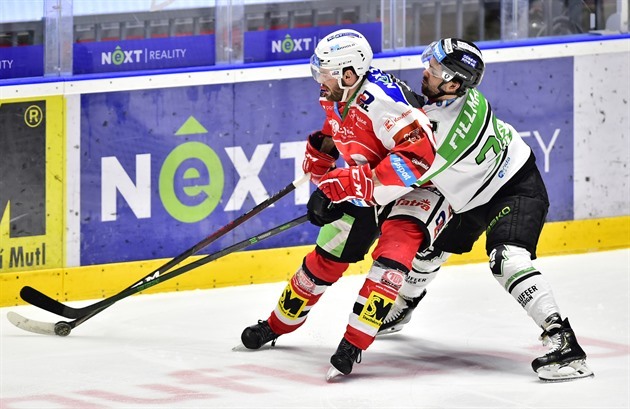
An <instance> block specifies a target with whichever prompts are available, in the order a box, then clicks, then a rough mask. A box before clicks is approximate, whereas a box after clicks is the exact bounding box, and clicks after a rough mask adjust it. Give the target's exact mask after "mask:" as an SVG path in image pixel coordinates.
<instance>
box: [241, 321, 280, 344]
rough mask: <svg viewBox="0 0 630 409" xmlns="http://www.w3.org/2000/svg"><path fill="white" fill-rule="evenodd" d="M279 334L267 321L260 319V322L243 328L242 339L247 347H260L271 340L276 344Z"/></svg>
mask: <svg viewBox="0 0 630 409" xmlns="http://www.w3.org/2000/svg"><path fill="white" fill-rule="evenodd" d="M279 336H280V335H278V334H276V333H275V332H273V331H272V330H271V327H270V326H269V323H268V322H267V321H263V320H258V324H256V325H252V326H251V327H247V328H245V329H244V330H243V333H242V334H241V341H242V342H243V345H245V348H247V349H259V348H260V347H261V346H263V345H265V344H266V343H267V342H269V341H271V346H274V345H276V340H277V339H278V337H279Z"/></svg>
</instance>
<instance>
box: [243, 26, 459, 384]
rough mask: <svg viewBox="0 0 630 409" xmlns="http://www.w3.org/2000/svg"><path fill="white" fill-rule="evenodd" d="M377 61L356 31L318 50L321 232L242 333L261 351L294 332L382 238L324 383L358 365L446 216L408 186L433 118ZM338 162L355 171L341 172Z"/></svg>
mask: <svg viewBox="0 0 630 409" xmlns="http://www.w3.org/2000/svg"><path fill="white" fill-rule="evenodd" d="M371 62H372V49H371V47H370V45H369V43H368V42H367V40H366V39H365V37H364V36H363V35H362V34H360V33H358V32H356V31H354V30H345V29H344V30H339V31H336V32H334V33H331V34H329V35H328V36H326V37H325V38H324V39H322V40H321V41H320V42H319V43H318V45H317V47H316V49H315V53H314V55H313V56H312V58H311V70H312V75H313V78H314V79H315V80H316V81H317V82H318V83H319V84H320V103H321V106H322V108H323V110H324V112H325V120H324V125H323V127H322V129H321V130H320V131H317V132H314V133H313V134H311V135H310V136H309V137H308V141H307V144H306V145H307V147H306V153H305V159H304V163H303V170H304V172H308V173H310V174H311V180H312V182H313V183H315V184H316V185H317V186H318V189H316V190H315V192H314V193H313V194H312V195H311V198H310V199H309V203H308V205H307V208H308V215H309V220H310V221H311V222H312V223H313V224H316V225H318V226H321V229H320V231H319V235H318V238H317V245H316V247H315V249H314V250H313V251H311V252H310V253H308V254H307V255H306V257H304V260H303V263H302V265H301V266H300V268H298V269H297V272H296V273H295V274H294V275H293V277H292V278H291V279H290V280H289V283H288V284H287V286H286V288H285V290H284V291H283V292H282V294H281V296H280V299H279V301H278V303H277V304H276V307H275V309H274V310H273V311H272V312H271V315H270V316H269V318H268V319H267V320H264V321H259V322H258V324H255V325H252V326H250V327H247V328H245V330H244V331H243V333H242V335H241V340H242V342H243V345H244V346H245V347H246V348H249V349H258V348H260V347H261V346H262V345H264V344H266V343H268V342H272V345H273V344H275V340H276V339H277V338H278V337H279V336H280V335H283V334H287V333H290V332H292V331H295V330H296V329H298V328H299V327H300V326H301V325H302V324H304V322H305V320H306V318H307V315H308V313H309V311H310V310H311V309H312V308H313V307H314V306H315V304H316V303H317V301H318V300H319V299H320V297H321V296H322V294H323V293H324V291H326V289H327V288H328V287H329V286H330V285H332V284H333V283H335V282H336V281H337V280H338V279H339V278H340V277H341V276H342V274H343V273H344V272H345V271H346V270H347V268H348V266H349V264H350V263H354V262H357V261H360V260H362V259H363V258H364V257H365V255H366V254H367V253H368V251H369V249H370V247H371V245H372V244H373V243H374V241H375V240H376V238H377V237H380V238H379V242H378V244H377V246H376V247H375V250H374V252H373V254H372V258H373V259H374V262H373V264H372V267H371V269H370V270H369V272H368V274H367V277H366V280H365V283H364V284H363V287H362V288H361V289H360V291H359V295H358V297H357V300H356V302H355V304H354V307H353V310H352V312H351V314H350V319H349V322H348V325H347V327H346V332H345V334H344V336H343V338H342V340H341V342H340V344H339V346H338V348H337V351H336V352H335V353H334V354H333V355H332V357H331V359H330V362H331V364H332V367H331V368H330V370H329V371H328V373H327V375H326V376H327V379H331V378H333V377H335V376H337V375H339V374H344V375H347V374H349V373H350V372H351V371H352V368H353V364H354V363H355V362H359V361H360V358H361V351H363V350H365V349H367V348H368V347H369V345H370V344H371V343H372V342H373V341H374V337H375V336H376V334H377V332H378V329H379V328H380V325H381V324H382V321H383V319H384V318H385V316H387V313H388V311H389V309H390V308H391V307H392V305H393V303H394V300H395V299H396V295H397V293H398V289H399V288H400V286H401V285H402V283H403V281H404V276H405V275H406V274H407V272H409V270H410V268H411V262H412V260H413V258H414V256H415V254H416V252H417V250H418V249H419V248H427V247H428V246H429V245H430V244H431V242H432V240H433V239H434V238H435V236H436V235H437V234H438V233H439V232H440V230H441V228H442V227H443V226H444V225H445V224H446V222H447V221H448V218H449V217H450V208H449V206H448V204H447V203H446V201H445V200H444V198H443V197H442V196H441V195H440V194H439V193H438V192H437V191H436V190H435V189H432V188H430V187H422V188H416V189H414V188H412V187H411V184H412V183H415V182H416V181H417V180H418V179H419V178H421V177H422V175H424V173H425V172H426V171H427V169H429V168H430V166H431V164H432V162H433V159H434V155H435V145H434V140H433V135H432V130H431V125H430V123H429V120H428V118H427V117H426V115H425V114H424V113H423V112H422V110H421V109H419V108H418V106H417V102H418V101H417V99H416V97H415V96H414V95H413V93H412V92H411V90H410V89H409V88H408V87H406V86H405V85H404V84H402V83H400V82H398V81H396V80H395V79H393V77H390V76H389V75H387V74H385V73H384V72H382V71H380V70H378V69H376V68H373V67H371ZM414 104H415V106H414ZM338 156H341V157H342V158H343V159H344V161H345V162H346V163H347V164H348V165H349V167H347V168H345V167H344V168H335V164H336V160H337V158H338Z"/></svg>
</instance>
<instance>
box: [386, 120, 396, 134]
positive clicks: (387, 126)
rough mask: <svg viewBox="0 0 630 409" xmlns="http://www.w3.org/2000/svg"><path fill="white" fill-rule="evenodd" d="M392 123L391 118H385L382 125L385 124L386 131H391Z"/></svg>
mask: <svg viewBox="0 0 630 409" xmlns="http://www.w3.org/2000/svg"><path fill="white" fill-rule="evenodd" d="M394 125H395V124H394V121H392V120H391V119H386V120H385V124H384V125H383V126H385V129H387V130H388V131H391V130H392V128H393V127H394Z"/></svg>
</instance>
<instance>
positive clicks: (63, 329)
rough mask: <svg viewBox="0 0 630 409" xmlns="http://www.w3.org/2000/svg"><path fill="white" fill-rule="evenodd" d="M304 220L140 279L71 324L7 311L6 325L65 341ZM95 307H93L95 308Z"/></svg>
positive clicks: (302, 217)
mask: <svg viewBox="0 0 630 409" xmlns="http://www.w3.org/2000/svg"><path fill="white" fill-rule="evenodd" d="M306 220H307V216H306V215H304V216H300V217H298V218H297V219H293V220H291V221H289V222H287V223H284V224H282V225H280V226H277V227H274V228H273V229H271V230H268V231H266V232H264V233H260V234H257V235H256V236H253V237H251V238H249V239H246V240H243V241H241V242H238V243H236V244H233V245H231V246H229V247H226V248H225V249H223V250H220V251H218V252H216V253H212V254H210V255H207V256H205V257H203V258H200V259H199V260H196V261H193V262H192V263H189V264H186V265H185V266H182V267H179V268H177V269H175V270H173V271H169V272H166V273H164V274H163V275H160V276H157V277H155V278H153V279H151V280H146V279H143V280H142V281H139V282H138V283H136V284H135V285H133V286H131V287H128V288H127V289H125V290H123V291H121V292H120V293H118V294H116V295H114V296H112V297H109V298H107V299H105V300H103V301H101V302H100V303H97V304H100V306H99V307H98V308H95V309H94V308H93V309H91V310H90V311H89V312H88V313H86V314H85V315H83V316H80V317H77V319H75V320H73V321H59V322H57V323H53V322H42V321H34V320H31V319H28V318H25V317H23V316H21V315H20V314H17V313H15V312H12V311H9V312H8V313H7V318H8V319H9V321H10V322H11V323H12V324H13V325H15V326H16V327H18V328H21V329H23V330H25V331H29V332H34V333H36V334H42V335H59V336H61V337H65V336H67V335H69V334H70V331H72V329H73V328H76V327H77V326H79V325H81V324H82V323H84V322H85V321H87V320H89V319H90V318H92V317H94V316H95V315H96V314H98V313H100V312H101V311H104V310H105V309H106V308H108V307H110V306H112V305H113V304H114V303H116V302H117V301H119V300H121V299H123V298H126V297H128V296H130V295H133V294H136V293H138V292H140V291H143V290H146V289H147V288H150V287H153V286H154V285H157V284H159V283H162V282H164V281H167V280H170V279H171V278H174V277H177V276H179V275H181V274H184V273H186V272H188V271H190V270H192V269H195V268H197V267H200V266H202V265H204V264H207V263H209V262H211V261H214V260H216V259H218V258H221V257H223V256H226V255H228V254H230V253H233V252H235V251H239V250H242V249H244V248H246V247H248V246H250V245H252V244H255V243H258V242H260V241H262V240H264V239H267V238H269V237H272V236H275V235H276V234H278V233H281V232H283V231H285V230H288V229H290V228H292V227H295V226H298V225H300V224H302V223H304V222H305V221H306ZM104 301H107V303H103V302H104ZM94 305H96V304H94Z"/></svg>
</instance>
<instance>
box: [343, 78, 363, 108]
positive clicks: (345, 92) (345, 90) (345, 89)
mask: <svg viewBox="0 0 630 409" xmlns="http://www.w3.org/2000/svg"><path fill="white" fill-rule="evenodd" d="M362 80H363V75H361V76H359V77H358V78H357V82H355V83H354V85H343V78H337V84H338V85H339V88H341V89H342V90H343V96H342V97H341V101H340V102H348V101H347V99H348V93H349V92H350V90H351V89H352V88H354V87H355V86H357V87H358V86H359V84H361V82H362Z"/></svg>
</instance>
